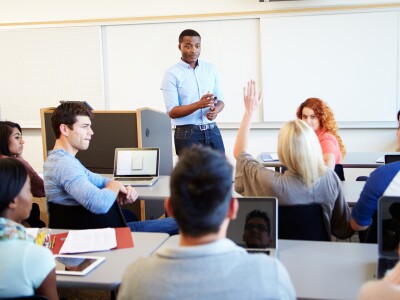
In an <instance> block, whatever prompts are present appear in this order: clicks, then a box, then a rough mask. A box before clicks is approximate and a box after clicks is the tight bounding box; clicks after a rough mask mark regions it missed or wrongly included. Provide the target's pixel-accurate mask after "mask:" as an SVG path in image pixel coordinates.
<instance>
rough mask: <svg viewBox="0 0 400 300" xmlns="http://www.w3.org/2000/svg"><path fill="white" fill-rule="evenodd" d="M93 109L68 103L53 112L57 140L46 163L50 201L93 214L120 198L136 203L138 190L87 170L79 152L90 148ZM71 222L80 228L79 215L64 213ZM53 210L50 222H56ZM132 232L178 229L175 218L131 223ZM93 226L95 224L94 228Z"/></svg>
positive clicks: (75, 103) (52, 122)
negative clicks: (77, 224)
mask: <svg viewBox="0 0 400 300" xmlns="http://www.w3.org/2000/svg"><path fill="white" fill-rule="evenodd" d="M91 118H92V112H91V111H90V109H89V108H88V107H87V106H86V105H85V104H83V103H80V102H65V103H62V104H60V105H59V106H58V107H57V108H56V109H55V110H54V112H53V115H52V117H51V125H52V127H53V131H54V135H55V136H56V142H55V145H54V148H53V150H51V151H50V152H49V155H48V157H47V159H46V161H45V163H44V167H43V170H44V172H43V175H44V188H45V191H46V197H47V201H48V202H49V205H50V204H51V206H52V207H57V208H58V209H60V210H62V209H64V207H65V206H83V207H84V208H85V209H86V210H88V211H89V212H90V213H92V214H105V213H107V212H108V211H109V209H110V208H111V206H112V205H113V204H114V202H115V201H116V199H117V196H118V194H119V193H120V194H122V197H118V201H119V202H120V203H121V204H123V203H132V202H134V201H135V200H136V199H137V197H138V193H137V192H136V190H135V189H133V188H132V187H131V186H124V185H123V184H122V183H121V182H118V181H115V180H112V179H109V178H105V177H103V176H101V175H99V174H96V173H93V172H90V171H89V170H88V169H86V168H85V167H84V166H83V165H82V164H81V163H80V161H79V160H78V159H76V157H75V155H76V154H77V153H78V151H80V150H86V149H88V148H89V144H90V140H91V139H92V136H93V134H94V132H93V130H92V128H91V124H92V121H91ZM59 217H65V220H67V222H65V223H68V224H70V225H68V227H67V228H76V226H75V224H76V223H77V222H78V221H79V220H76V219H75V218H76V217H75V216H72V215H68V216H66V215H63V216H59ZM51 218H54V215H53V216H52V213H51V211H50V224H51V223H52V221H51ZM127 225H128V226H129V227H130V229H131V231H147V232H166V233H169V234H176V233H177V232H178V228H177V225H176V222H175V220H174V219H172V218H164V219H159V220H148V221H143V222H129V223H128V224H127ZM92 228H93V227H92Z"/></svg>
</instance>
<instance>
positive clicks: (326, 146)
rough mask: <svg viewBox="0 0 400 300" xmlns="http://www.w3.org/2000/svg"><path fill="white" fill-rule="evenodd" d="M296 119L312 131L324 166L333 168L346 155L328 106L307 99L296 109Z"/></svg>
mask: <svg viewBox="0 0 400 300" xmlns="http://www.w3.org/2000/svg"><path fill="white" fill-rule="evenodd" d="M296 115H297V118H299V119H301V120H303V121H305V122H306V123H307V124H308V125H309V126H311V128H312V129H313V130H314V132H315V134H316V135H317V137H318V140H319V143H320V145H321V148H322V154H323V156H324V162H325V165H326V166H328V167H329V168H331V169H332V170H333V169H334V168H335V165H336V164H340V163H341V162H342V158H343V157H344V155H345V153H346V149H345V148H344V145H343V142H342V139H341V138H340V136H339V135H338V133H337V130H338V127H337V124H336V121H335V117H334V116H333V112H332V110H331V109H330V108H329V106H328V105H327V104H326V103H325V102H324V101H322V100H321V99H318V98H308V99H307V100H306V101H304V102H303V103H302V104H300V106H299V108H298V109H297V113H296Z"/></svg>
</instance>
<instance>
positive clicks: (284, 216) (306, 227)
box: [278, 203, 331, 241]
mask: <svg viewBox="0 0 400 300" xmlns="http://www.w3.org/2000/svg"><path fill="white" fill-rule="evenodd" d="M278 236H279V238H280V239H287V240H307V241H330V240H331V234H330V232H328V230H327V228H326V226H325V223H324V217H323V210H322V206H321V205H320V204H317V203H312V204H301V205H285V206H282V205H280V206H278Z"/></svg>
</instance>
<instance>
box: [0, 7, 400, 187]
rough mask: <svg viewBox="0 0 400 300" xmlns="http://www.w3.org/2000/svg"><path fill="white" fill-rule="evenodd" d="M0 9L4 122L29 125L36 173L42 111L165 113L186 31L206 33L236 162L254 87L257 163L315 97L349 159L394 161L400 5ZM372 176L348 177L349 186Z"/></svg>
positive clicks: (222, 120) (350, 172) (28, 152)
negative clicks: (68, 103)
mask: <svg viewBox="0 0 400 300" xmlns="http://www.w3.org/2000/svg"><path fill="white" fill-rule="evenodd" d="M0 11H1V12H2V17H1V18H0V40H1V41H2V42H1V43H0V65H1V66H2V67H1V68H0V78H1V81H2V85H3V88H2V89H1V90H0V120H11V121H15V122H18V123H19V124H20V125H21V127H22V128H23V135H24V140H25V143H26V144H25V150H24V158H25V159H26V160H27V161H29V162H30V164H31V165H32V167H33V168H34V169H35V171H36V172H38V173H43V163H44V157H45V154H44V153H43V151H44V148H43V144H42V131H41V123H40V109H41V108H45V107H56V106H57V105H58V104H59V101H60V100H79V101H87V102H88V103H89V104H90V105H91V106H92V107H93V108H94V110H117V111H118V110H119V111H120V110H130V111H134V110H137V109H141V108H151V109H155V110H158V111H160V112H165V106H164V102H163V97H162V92H161V90H160V85H161V80H162V77H163V74H164V72H165V70H166V69H167V68H168V67H169V66H171V65H172V64H174V63H175V62H177V61H178V60H179V58H180V52H179V50H178V47H177V45H178V40H177V37H178V35H179V33H180V32H181V31H182V30H184V29H187V28H192V29H195V30H197V31H198V32H199V33H200V34H201V35H202V54H201V58H202V59H204V60H206V61H209V62H212V63H213V64H215V65H216V67H217V68H218V70H219V72H220V75H221V80H222V87H223V91H224V95H225V98H226V100H224V102H225V109H224V111H223V113H222V114H221V115H220V116H219V117H218V119H217V123H218V126H219V128H220V130H221V134H222V137H223V141H224V144H225V152H226V154H227V157H228V158H229V160H230V161H231V162H232V164H235V158H234V157H233V147H234V143H235V138H236V135H237V131H238V128H239V124H240V122H241V118H242V115H243V86H244V85H245V84H246V83H247V81H248V80H249V79H254V80H255V81H256V82H257V85H258V87H259V88H260V89H261V90H262V93H263V101H262V106H261V108H260V110H259V111H258V114H257V116H256V118H255V120H254V122H253V124H252V128H251V138H250V140H249V145H248V149H249V152H250V153H251V154H252V155H253V156H257V155H258V154H259V153H261V152H277V136H278V131H279V129H280V127H281V126H282V124H283V123H284V122H285V121H287V120H290V119H295V118H296V109H297V107H298V105H299V104H300V103H301V102H303V101H304V100H305V99H306V98H309V97H318V98H321V99H323V100H324V101H326V102H327V103H328V104H329V105H330V107H331V108H332V110H333V112H334V113H335V117H336V120H337V122H338V126H339V134H340V136H341V138H342V140H343V143H344V145H345V147H346V150H347V152H394V151H395V148H396V130H397V128H398V121H397V119H396V115H397V111H398V110H399V109H400V99H399V95H400V93H399V88H400V76H399V74H400V72H399V70H400V60H399V57H398V56H399V55H398V54H399V52H398V51H399V50H398V49H399V48H400V47H399V46H400V25H399V24H400V22H399V19H400V4H399V1H395V0H385V1H378V0H325V1H320V0H297V1H290V0H286V1H285V0H281V1H279V0H271V1H265V2H264V1H259V0H218V1H212V0H204V1H196V0H186V1H180V0H169V1H163V0H154V1H150V2H146V1H138V0H131V1H128V0H117V1H112V0H104V1H101V2H99V1H96V0H87V1H79V0H72V1H66V0H61V1H57V2H56V3H55V2H54V1H49V0H36V1H28V2H26V1H20V0H13V1H11V0H5V1H1V3H0ZM285 37H287V38H285ZM3 41H4V42H3ZM282 108H283V109H282ZM97 134H99V133H97ZM95 137H96V134H95V135H94V138H95ZM171 139H173V137H172V136H171ZM173 153H175V151H173ZM176 160H177V157H176V156H175V155H174V161H176ZM373 170H374V168H362V169H359V168H346V169H345V176H346V180H348V181H352V180H355V179H356V178H357V177H358V176H360V175H369V173H370V172H372V171H373Z"/></svg>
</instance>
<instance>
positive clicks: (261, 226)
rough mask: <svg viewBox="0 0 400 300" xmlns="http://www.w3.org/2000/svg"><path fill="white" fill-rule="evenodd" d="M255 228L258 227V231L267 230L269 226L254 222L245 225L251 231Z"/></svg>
mask: <svg viewBox="0 0 400 300" xmlns="http://www.w3.org/2000/svg"><path fill="white" fill-rule="evenodd" d="M254 228H256V229H257V231H267V227H266V226H265V225H263V224H252V223H248V224H246V225H245V226H244V229H245V230H248V231H251V230H253V229H254Z"/></svg>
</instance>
